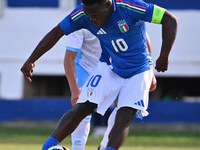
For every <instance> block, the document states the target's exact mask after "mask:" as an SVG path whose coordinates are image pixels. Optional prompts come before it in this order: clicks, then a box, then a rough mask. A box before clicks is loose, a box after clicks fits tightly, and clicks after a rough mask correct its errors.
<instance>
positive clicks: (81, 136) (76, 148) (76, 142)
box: [71, 116, 91, 150]
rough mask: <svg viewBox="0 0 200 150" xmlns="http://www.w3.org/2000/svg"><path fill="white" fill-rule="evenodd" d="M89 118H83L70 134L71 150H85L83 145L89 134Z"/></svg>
mask: <svg viewBox="0 0 200 150" xmlns="http://www.w3.org/2000/svg"><path fill="white" fill-rule="evenodd" d="M90 120H91V116H87V117H85V118H84V119H83V120H82V121H81V122H80V124H79V125H78V127H77V128H76V129H75V130H74V132H73V133H72V134H71V140H72V150H85V144H86V142H87V139H88V135H89V132H90Z"/></svg>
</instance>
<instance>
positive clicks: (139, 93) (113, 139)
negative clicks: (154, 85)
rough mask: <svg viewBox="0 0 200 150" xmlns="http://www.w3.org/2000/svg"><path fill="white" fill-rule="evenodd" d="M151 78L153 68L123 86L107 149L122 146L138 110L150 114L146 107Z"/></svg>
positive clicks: (110, 149) (115, 148)
mask: <svg viewBox="0 0 200 150" xmlns="http://www.w3.org/2000/svg"><path fill="white" fill-rule="evenodd" d="M151 80H152V70H148V71H145V72H142V73H140V74H137V75H135V76H133V77H132V78H130V79H128V80H127V81H126V82H125V84H124V85H123V87H122V88H121V90H120V93H119V96H118V106H117V107H118V111H117V115H116V119H115V124H114V126H113V128H112V130H111V132H110V135H109V142H108V145H107V148H106V150H117V149H119V148H120V146H121V145H122V144H123V142H124V140H125V139H126V137H127V135H128V131H129V126H130V124H131V122H132V119H133V116H134V115H135V114H136V112H137V111H138V110H139V111H141V112H142V114H143V116H145V115H147V114H148V113H147V112H146V109H147V107H148V95H149V88H150V85H151ZM130 90H131V91H130ZM145 113H146V114H145Z"/></svg>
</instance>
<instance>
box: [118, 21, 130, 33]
mask: <svg viewBox="0 0 200 150" xmlns="http://www.w3.org/2000/svg"><path fill="white" fill-rule="evenodd" d="M118 26H119V29H120V30H121V32H123V33H125V32H127V31H128V30H129V27H128V25H127V23H126V21H125V20H120V21H118Z"/></svg>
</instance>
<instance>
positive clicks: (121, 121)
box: [107, 107, 137, 150]
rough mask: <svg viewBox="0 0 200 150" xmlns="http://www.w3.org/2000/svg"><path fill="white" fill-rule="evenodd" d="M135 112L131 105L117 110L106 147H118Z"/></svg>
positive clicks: (127, 130)
mask: <svg viewBox="0 0 200 150" xmlns="http://www.w3.org/2000/svg"><path fill="white" fill-rule="evenodd" d="M136 112H137V110H136V109H133V108H131V107H122V108H120V109H119V110H118V111H117V115H116V118H115V124H114V126H113V128H112V130H111V132H110V135H109V142H108V145H107V147H112V148H115V149H116V150H117V149H119V148H120V146H121V145H122V144H123V143H124V141H125V139H126V137H127V135H128V132H129V127H130V124H131V122H132V119H133V116H134V115H135V113H136Z"/></svg>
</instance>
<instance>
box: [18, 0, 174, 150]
mask: <svg viewBox="0 0 200 150" xmlns="http://www.w3.org/2000/svg"><path fill="white" fill-rule="evenodd" d="M82 2H83V4H80V5H78V6H77V7H76V8H75V9H74V10H73V11H72V13H70V14H69V15H68V16H66V18H64V19H63V20H62V21H61V22H60V23H59V24H58V25H57V26H56V27H55V28H53V29H52V30H51V31H50V32H49V33H48V34H47V35H46V36H45V37H44V38H43V39H42V40H41V42H40V43H39V44H38V46H37V47H36V48H35V50H34V51H33V53H32V54H31V56H30V57H29V58H28V60H27V61H26V62H25V64H24V65H23V66H22V68H21V71H22V72H23V74H24V75H25V77H26V78H27V79H28V80H30V81H31V76H32V71H33V67H34V63H35V61H36V60H37V59H38V58H39V57H40V56H42V55H43V54H44V53H45V52H47V51H48V50H49V49H51V48H52V47H53V46H54V45H55V44H56V42H57V41H58V40H59V39H60V38H61V37H62V36H63V35H64V34H65V35H68V34H69V33H71V32H74V31H76V30H79V29H81V28H86V29H88V30H89V31H90V32H92V33H93V34H94V35H95V36H97V38H98V39H99V40H100V44H101V48H102V54H101V58H100V61H101V63H99V65H98V66H97V69H96V70H95V71H94V72H93V73H92V74H91V75H90V76H89V78H88V81H87V82H86V83H85V84H84V86H83V88H82V91H81V95H80V97H79V99H78V102H77V104H76V105H75V106H74V107H73V109H72V110H70V111H68V112H66V113H65V114H64V115H63V117H62V118H61V120H60V121H59V123H58V125H57V127H56V129H55V130H54V132H53V133H52V135H51V136H50V137H49V138H48V139H47V141H46V142H45V143H44V145H43V148H42V149H43V150H47V149H48V148H49V147H50V146H53V145H57V144H59V142H61V141H62V140H63V139H64V138H65V137H66V136H68V135H69V134H70V133H71V132H72V131H73V130H74V129H75V128H76V127H77V126H78V124H79V123H80V121H81V120H82V119H83V118H85V117H86V116H87V115H88V114H91V113H92V112H93V111H94V110H96V111H97V112H98V113H100V114H104V113H105V111H106V110H107V108H108V107H109V106H110V105H111V104H112V103H113V101H114V100H115V98H116V97H118V104H117V105H118V110H117V115H116V119H115V124H114V126H113V128H112V130H111V132H110V134H109V141H108V144H107V147H106V150H118V149H119V148H120V147H121V146H122V144H123V143H124V141H125V139H126V137H127V135H128V131H129V126H130V124H131V122H132V119H133V116H134V115H135V114H136V112H137V111H140V112H141V113H142V115H143V116H146V115H148V112H147V111H146V110H147V107H148V93H149V87H150V83H151V79H152V75H153V72H152V64H153V62H152V59H151V55H150V53H149V51H148V49H147V40H146V36H145V35H146V27H145V22H152V23H157V24H161V25H162V46H161V52H160V56H159V57H158V59H157V61H156V66H155V69H156V70H157V71H158V72H160V71H161V72H165V71H166V70H167V69H168V63H169V54H170V51H171V49H172V46H173V43H174V41H175V38H176V34H177V19H176V17H175V16H174V15H172V14H171V13H170V12H169V11H167V10H165V9H163V8H161V7H158V6H156V5H154V4H151V3H145V2H144V1H142V0H82Z"/></svg>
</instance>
